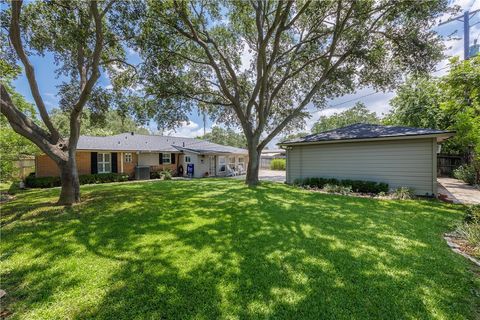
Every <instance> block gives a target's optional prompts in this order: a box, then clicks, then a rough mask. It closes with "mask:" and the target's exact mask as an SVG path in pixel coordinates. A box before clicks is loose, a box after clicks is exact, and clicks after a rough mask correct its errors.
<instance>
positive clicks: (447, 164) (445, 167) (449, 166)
mask: <svg viewBox="0 0 480 320" xmlns="http://www.w3.org/2000/svg"><path fill="white" fill-rule="evenodd" d="M464 163H465V161H464V158H463V157H461V156H449V155H445V154H439V155H438V156H437V176H439V177H451V176H452V175H453V170H454V169H456V168H458V167H460V166H461V165H462V164H464Z"/></svg>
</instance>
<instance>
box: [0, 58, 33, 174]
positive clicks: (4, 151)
mask: <svg viewBox="0 0 480 320" xmlns="http://www.w3.org/2000/svg"><path fill="white" fill-rule="evenodd" d="M0 61H1V59H0ZM0 66H1V68H0V74H1V73H2V72H8V70H5V68H3V65H1V64H0ZM2 84H4V85H5V87H6V88H7V90H8V91H9V94H10V97H11V98H12V101H13V103H14V104H15V105H16V106H17V108H18V109H19V110H20V111H22V112H23V113H24V114H25V115H27V116H29V117H30V118H32V119H35V109H34V107H33V105H32V104H31V103H28V102H27V101H26V100H25V98H24V97H23V96H22V95H20V94H19V93H18V92H16V91H15V89H14V88H13V87H12V86H10V85H9V84H8V83H4V82H3V81H2ZM0 150H1V151H0V152H1V156H0V181H2V182H3V181H10V180H12V179H14V178H15V177H16V174H17V168H16V167H15V166H14V162H15V161H17V160H19V159H21V158H22V157H23V156H24V155H34V154H36V153H38V152H39V151H40V150H39V149H38V147H37V146H35V145H34V144H33V143H32V142H31V141H30V140H28V139H27V138H25V137H23V136H21V135H19V134H18V133H16V132H15V131H14V130H13V129H12V127H11V126H10V124H9V123H8V121H7V119H6V118H5V116H4V115H3V114H0Z"/></svg>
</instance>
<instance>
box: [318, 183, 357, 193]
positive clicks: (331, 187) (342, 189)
mask: <svg viewBox="0 0 480 320" xmlns="http://www.w3.org/2000/svg"><path fill="white" fill-rule="evenodd" d="M323 190H324V191H325V192H329V193H339V194H343V195H347V194H349V193H352V187H351V186H342V185H336V184H329V183H327V184H326V185H324V186H323Z"/></svg>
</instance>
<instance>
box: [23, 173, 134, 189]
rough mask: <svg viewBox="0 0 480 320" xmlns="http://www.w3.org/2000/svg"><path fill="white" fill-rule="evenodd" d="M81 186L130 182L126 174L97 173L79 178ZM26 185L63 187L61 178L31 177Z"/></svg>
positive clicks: (32, 186) (26, 181)
mask: <svg viewBox="0 0 480 320" xmlns="http://www.w3.org/2000/svg"><path fill="white" fill-rule="evenodd" d="M78 180H79V182H80V184H94V183H106V182H123V181H127V180H128V174H125V173H97V174H86V175H81V176H79V177H78ZM25 185H26V186H27V187H29V188H53V187H59V186H60V185H61V180H60V177H40V178H37V177H35V176H34V175H29V176H28V177H27V178H25Z"/></svg>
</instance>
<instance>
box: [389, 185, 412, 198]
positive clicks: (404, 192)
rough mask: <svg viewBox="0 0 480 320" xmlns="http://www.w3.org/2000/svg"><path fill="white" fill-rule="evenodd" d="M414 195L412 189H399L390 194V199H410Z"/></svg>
mask: <svg viewBox="0 0 480 320" xmlns="http://www.w3.org/2000/svg"><path fill="white" fill-rule="evenodd" d="M414 195H415V193H414V192H413V189H412V188H408V187H399V188H397V189H395V190H394V191H393V192H392V194H391V196H392V199H398V200H408V199H412V198H413V197H414Z"/></svg>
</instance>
